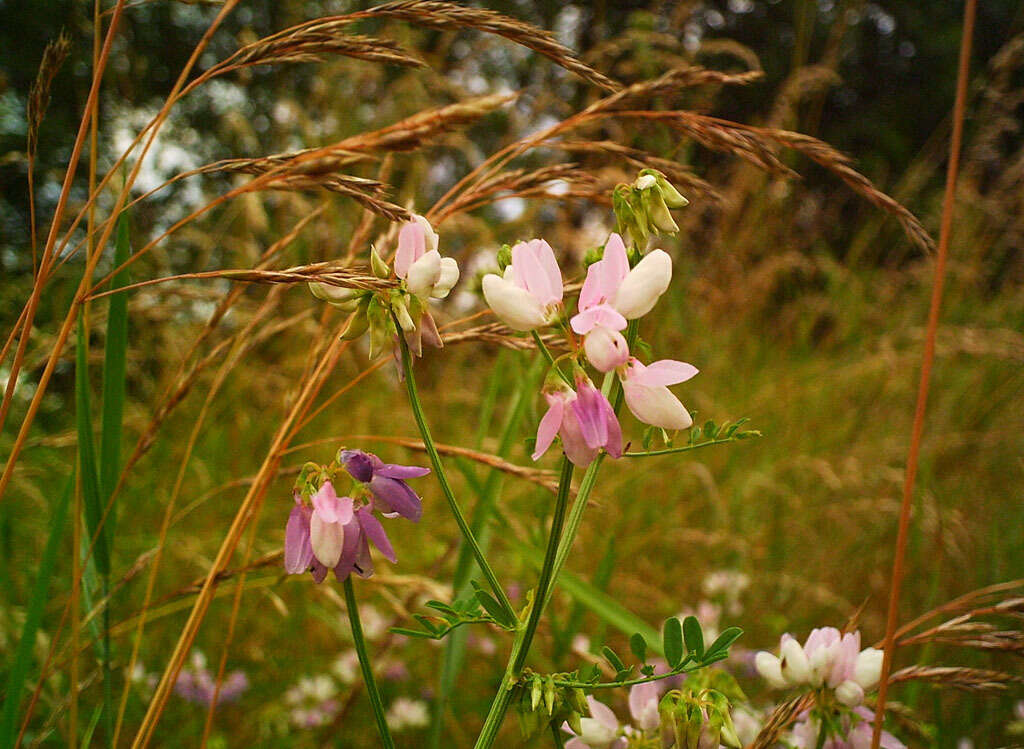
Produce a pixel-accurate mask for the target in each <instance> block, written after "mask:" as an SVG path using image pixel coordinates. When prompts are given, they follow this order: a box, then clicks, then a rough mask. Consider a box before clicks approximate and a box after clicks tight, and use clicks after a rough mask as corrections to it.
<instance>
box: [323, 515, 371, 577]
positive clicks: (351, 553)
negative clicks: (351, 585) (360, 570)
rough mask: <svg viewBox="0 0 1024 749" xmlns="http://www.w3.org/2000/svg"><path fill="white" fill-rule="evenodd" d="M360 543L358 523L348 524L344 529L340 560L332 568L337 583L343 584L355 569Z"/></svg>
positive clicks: (361, 532)
mask: <svg viewBox="0 0 1024 749" xmlns="http://www.w3.org/2000/svg"><path fill="white" fill-rule="evenodd" d="M362 541H363V529H362V527H361V526H360V525H359V523H349V524H348V526H346V528H345V545H344V546H342V548H341V558H340V559H339V560H338V564H336V565H335V567H334V576H335V577H336V578H338V582H344V580H345V578H346V577H348V576H349V573H351V572H352V570H353V569H355V565H356V557H357V556H358V554H359V548H360V544H361V543H362ZM325 574H326V573H325Z"/></svg>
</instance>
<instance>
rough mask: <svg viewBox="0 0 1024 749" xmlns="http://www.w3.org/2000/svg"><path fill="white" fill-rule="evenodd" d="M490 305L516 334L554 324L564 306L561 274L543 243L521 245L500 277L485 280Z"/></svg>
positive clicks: (493, 276)
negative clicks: (552, 322) (518, 331)
mask: <svg viewBox="0 0 1024 749" xmlns="http://www.w3.org/2000/svg"><path fill="white" fill-rule="evenodd" d="M483 292H484V298H485V299H486V300H487V304H488V305H490V308H491V309H492V310H494V314H496V315H497V316H498V317H500V318H501V319H502V320H503V321H504V322H505V324H506V325H508V326H509V327H510V328H512V329H513V330H522V331H526V330H536V329H537V328H540V327H542V326H544V325H547V324H548V323H549V322H551V321H552V319H553V318H554V316H555V315H557V313H558V309H559V308H560V307H561V305H562V272H561V271H560V270H559V269H558V262H557V261H556V260H555V253H554V251H553V250H552V249H551V245H549V244H548V243H547V242H545V241H544V240H543V239H532V240H530V241H529V242H519V243H518V244H517V245H516V246H515V247H513V248H512V262H511V263H509V265H508V267H506V268H505V273H504V274H503V275H501V276H499V275H497V274H495V273H488V274H487V275H486V276H484V278H483Z"/></svg>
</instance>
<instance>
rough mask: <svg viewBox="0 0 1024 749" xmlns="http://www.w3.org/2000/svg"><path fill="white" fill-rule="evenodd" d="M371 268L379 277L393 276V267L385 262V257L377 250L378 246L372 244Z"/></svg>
mask: <svg viewBox="0 0 1024 749" xmlns="http://www.w3.org/2000/svg"><path fill="white" fill-rule="evenodd" d="M370 270H371V271H373V275H375V276H376V277H377V278H389V277H390V276H391V267H390V266H389V265H388V264H387V263H385V262H384V258H382V257H381V256H380V254H379V253H378V252H377V248H376V247H373V246H372V245H371V247H370Z"/></svg>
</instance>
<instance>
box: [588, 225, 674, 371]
mask: <svg viewBox="0 0 1024 749" xmlns="http://www.w3.org/2000/svg"><path fill="white" fill-rule="evenodd" d="M671 280H672V258H671V257H669V255H668V253H666V252H664V251H663V250H654V251H653V252H651V253H650V254H649V255H647V256H646V257H645V258H643V259H642V260H641V261H640V262H639V263H637V266H636V267H635V268H633V269H632V270H630V269H629V260H628V258H627V256H626V246H625V244H623V242H622V237H620V236H619V235H618V234H615V233H612V234H611V235H610V236H609V237H608V241H607V242H606V243H605V247H604V256H603V257H602V258H601V260H598V261H597V262H596V263H593V264H592V265H591V266H590V268H589V269H588V270H587V278H586V280H585V281H584V282H583V288H582V289H581V290H580V298H579V312H578V313H577V314H575V315H574V316H573V318H572V320H571V321H570V324H571V325H572V329H573V330H574V331H576V332H577V333H579V334H580V335H582V336H585V338H584V339H583V348H584V351H585V352H586V354H587V359H589V360H590V363H591V364H593V365H594V367H595V368H596V369H598V370H599V371H601V372H610V371H611V370H613V369H615V368H616V367H619V366H622V365H623V364H625V363H626V360H627V359H628V357H629V348H628V347H627V345H626V340H625V338H623V337H622V334H621V333H619V332H618V331H620V330H622V329H623V328H625V327H626V321H627V320H634V319H636V318H638V317H642V316H643V315H646V314H647V313H648V312H650V311H651V309H652V308H653V307H654V305H655V304H656V303H657V301H658V299H659V298H660V297H661V295H662V294H664V293H665V290H666V289H667V288H668V285H669V282H670V281H671Z"/></svg>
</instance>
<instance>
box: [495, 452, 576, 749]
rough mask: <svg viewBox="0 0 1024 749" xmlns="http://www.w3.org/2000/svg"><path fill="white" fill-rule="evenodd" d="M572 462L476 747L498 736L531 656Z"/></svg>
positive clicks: (550, 576) (566, 469)
mask: <svg viewBox="0 0 1024 749" xmlns="http://www.w3.org/2000/svg"><path fill="white" fill-rule="evenodd" d="M572 471H573V465H572V463H570V462H569V459H568V458H562V473H561V477H560V479H559V482H558V497H557V498H556V500H555V511H554V515H553V517H552V518H551V533H550V535H549V536H548V548H547V552H546V553H545V555H544V565H543V567H541V571H540V578H539V579H538V581H537V590H536V591H535V592H534V596H533V605H532V606H531V607H530V617H529V619H528V620H527V622H526V626H525V627H524V628H522V629H520V630H519V631H518V632H517V633H516V638H515V640H514V641H513V643H512V652H510V653H509V656H508V665H507V666H506V667H505V675H504V676H503V677H502V679H501V686H500V687H499V688H498V694H496V695H495V697H494V702H492V703H491V709H490V710H489V711H488V713H487V718H486V719H485V720H484V725H483V728H481V729H480V735H479V736H478V737H477V740H476V749H488V747H490V746H491V745H492V744H493V743H494V739H495V738H496V737H497V735H498V731H499V730H500V729H501V724H502V722H503V721H504V720H505V713H506V712H507V711H508V706H509V703H510V702H511V701H512V689H513V687H514V686H515V684H516V681H518V679H519V676H520V675H521V674H522V671H523V664H525V663H526V656H527V655H529V652H530V645H531V643H532V642H533V636H534V635H535V634H536V632H537V626H538V625H539V624H540V617H541V615H542V614H543V613H544V607H545V605H546V604H547V601H548V597H549V595H548V594H549V591H550V587H551V582H552V580H553V579H554V577H553V574H552V573H553V572H554V564H555V554H556V551H557V550H558V548H559V541H560V539H561V536H562V528H563V526H564V523H565V510H566V507H567V505H568V503H569V494H570V489H571V486H572Z"/></svg>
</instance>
